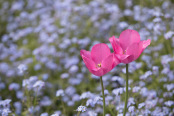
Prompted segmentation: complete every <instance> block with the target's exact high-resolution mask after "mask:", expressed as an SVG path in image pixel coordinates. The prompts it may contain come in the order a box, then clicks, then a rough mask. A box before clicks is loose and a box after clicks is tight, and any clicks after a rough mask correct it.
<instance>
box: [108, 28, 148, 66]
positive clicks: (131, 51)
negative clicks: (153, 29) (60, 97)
mask: <svg viewBox="0 0 174 116" xmlns="http://www.w3.org/2000/svg"><path fill="white" fill-rule="evenodd" d="M109 41H110V42H111V44H112V47H113V50H114V52H115V56H116V57H118V58H119V59H120V60H121V62H122V63H125V64H128V63H130V62H132V61H134V60H136V59H137V58H138V57H139V56H140V54H141V53H142V52H143V50H144V49H145V48H146V47H147V46H148V45H150V42H151V40H150V39H148V40H144V41H140V35H139V33H138V32H137V31H135V30H130V29H127V30H125V31H123V32H122V33H121V34H120V37H119V39H118V38H115V37H114V36H113V37H111V38H110V39H109Z"/></svg>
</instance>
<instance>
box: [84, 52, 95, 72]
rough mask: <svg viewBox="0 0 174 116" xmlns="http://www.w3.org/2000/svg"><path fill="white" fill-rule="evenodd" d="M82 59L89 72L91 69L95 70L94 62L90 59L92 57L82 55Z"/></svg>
mask: <svg viewBox="0 0 174 116" xmlns="http://www.w3.org/2000/svg"><path fill="white" fill-rule="evenodd" d="M82 59H83V61H84V63H85V65H86V67H87V68H88V69H89V71H90V72H91V70H97V68H96V64H95V63H94V61H92V59H89V58H87V57H85V56H84V55H82Z"/></svg>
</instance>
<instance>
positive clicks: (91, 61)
mask: <svg viewBox="0 0 174 116" xmlns="http://www.w3.org/2000/svg"><path fill="white" fill-rule="evenodd" d="M80 55H81V56H82V59H83V61H84V63H85V65H86V67H87V68H88V69H89V71H90V72H91V73H92V74H94V75H96V76H102V75H104V74H106V73H108V72H109V71H111V70H112V69H113V68H114V67H115V66H116V65H117V64H119V63H120V62H119V60H118V59H117V58H115V57H114V54H113V53H111V52H110V49H109V47H108V46H107V44H104V43H100V44H96V45H94V46H93V47H92V50H91V52H89V51H86V50H81V51H80Z"/></svg>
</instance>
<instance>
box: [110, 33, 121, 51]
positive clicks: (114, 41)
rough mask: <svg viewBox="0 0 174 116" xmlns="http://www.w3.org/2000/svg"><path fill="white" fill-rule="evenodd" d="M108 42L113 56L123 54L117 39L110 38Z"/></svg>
mask: <svg viewBox="0 0 174 116" xmlns="http://www.w3.org/2000/svg"><path fill="white" fill-rule="evenodd" d="M109 41H110V42H111V44H112V48H113V50H114V52H115V54H122V53H123V50H122V48H121V46H120V44H119V39H117V38H115V37H114V36H112V37H111V38H109Z"/></svg>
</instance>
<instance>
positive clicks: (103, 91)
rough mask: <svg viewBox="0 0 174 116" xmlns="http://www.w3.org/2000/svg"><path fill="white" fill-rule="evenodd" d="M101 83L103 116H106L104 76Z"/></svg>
mask: <svg viewBox="0 0 174 116" xmlns="http://www.w3.org/2000/svg"><path fill="white" fill-rule="evenodd" d="M100 82H101V87H102V94H103V116H105V94H104V87H103V80H102V76H101V77H100Z"/></svg>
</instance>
